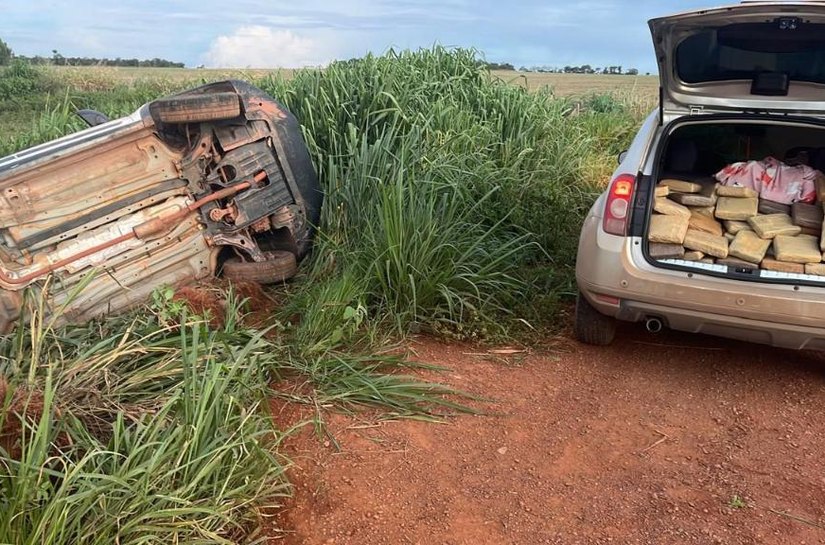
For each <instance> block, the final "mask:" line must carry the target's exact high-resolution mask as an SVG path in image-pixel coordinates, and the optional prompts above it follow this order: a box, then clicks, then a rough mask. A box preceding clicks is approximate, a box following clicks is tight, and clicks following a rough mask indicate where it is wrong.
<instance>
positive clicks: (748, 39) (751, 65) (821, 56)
mask: <svg viewBox="0 0 825 545" xmlns="http://www.w3.org/2000/svg"><path fill="white" fill-rule="evenodd" d="M676 71H677V74H678V76H679V79H681V80H682V81H684V82H685V83H701V82H704V81H722V80H731V79H753V77H754V76H755V75H756V74H758V73H761V72H778V73H784V74H787V75H788V78H789V79H790V80H797V81H810V82H815V83H825V25H823V24H813V23H805V22H803V21H800V20H798V19H796V18H788V19H784V18H783V19H776V20H774V21H769V22H764V23H744V24H735V25H727V26H724V27H720V28H715V29H708V30H704V31H701V32H699V33H697V34H692V35H691V36H689V37H688V38H685V39H684V40H683V41H682V42H681V43H680V44H679V45H678V47H677V48H676Z"/></svg>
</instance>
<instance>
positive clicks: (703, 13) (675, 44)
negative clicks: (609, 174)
mask: <svg viewBox="0 0 825 545" xmlns="http://www.w3.org/2000/svg"><path fill="white" fill-rule="evenodd" d="M649 24H650V30H651V33H652V36H653V44H654V47H655V51H656V58H657V61H658V65H659V74H660V80H661V92H660V103H659V107H658V108H657V109H656V110H655V111H653V112H652V113H651V114H650V115H649V116H648V117H647V119H646V120H645V121H644V124H643V125H642V127H641V129H640V130H639V132H638V134H637V135H636V137H635V139H634V140H633V143H632V145H631V146H630V149H629V150H627V152H626V153H624V154H623V155H622V156H621V157H620V164H619V167H618V168H617V169H616V171H615V173H614V175H613V178H612V181H611V183H610V184H609V187H608V189H607V191H606V192H605V193H604V194H602V195H601V196H600V197H599V198H598V200H597V201H596V203H595V204H594V205H593V207H592V209H591V210H590V212H589V214H588V215H587V218H586V220H585V222H584V226H583V228H582V232H581V238H580V242H579V251H578V259H577V267H576V279H577V283H578V286H579V291H580V294H579V297H578V301H577V306H576V319H575V327H574V331H575V336H576V337H577V338H578V339H579V340H581V341H583V342H586V343H592V344H607V343H609V342H611V341H612V339H613V336H614V332H615V322H616V320H617V319H618V320H626V321H631V322H639V321H643V322H645V323H646V324H647V327H648V329H649V330H653V331H656V330H658V329H660V328H661V327H663V326H667V327H670V328H673V329H677V330H682V331H690V332H701V333H708V334H712V335H719V336H723V337H730V338H736V339H744V340H748V341H754V342H760V343H766V344H771V345H776V346H783V347H789V348H797V349H801V348H812V349H825V276H823V275H825V264H823V263H822V253H821V251H822V249H823V247H822V246H821V244H822V239H821V232H822V219H823V213H822V205H823V203H822V200H823V197H825V181H823V180H825V178H823V176H822V171H823V170H825V38H823V37H825V3H819V2H797V3H786V2H758V3H754V2H748V3H743V4H740V5H734V6H729V7H723V8H716V9H707V10H700V11H694V12H689V13H682V14H678V15H673V16H669V17H662V18H658V19H653V20H651V21H650V22H649ZM766 157H768V158H775V159H772V160H775V164H777V165H781V166H780V167H779V168H782V169H787V171H783V172H787V176H785V179H786V180H791V179H793V180H795V182H794V183H796V182H799V183H811V184H813V185H812V186H811V187H814V188H815V191H814V193H810V192H808V195H809V196H810V195H815V200H813V202H810V201H811V199H810V198H808V197H805V198H800V199H794V198H791V197H789V199H788V201H787V202H777V201H776V200H772V199H768V198H765V197H766V195H768V193H767V192H766V190H765V186H764V184H771V183H774V182H776V183H779V181H778V180H779V178H778V176H777V177H776V179H774V178H773V176H774V174H773V173H772V172H773V171H769V170H768V171H766V172H768V173H767V174H766V173H763V174H762V177H761V178H760V177H759V176H757V177H756V178H757V179H755V180H751V182H752V184H751V185H749V181H748V179H747V177H744V176H743V177H742V182H741V183H739V182H737V183H734V184H731V183H728V185H727V186H726V187H725V189H724V190H723V189H721V188H722V187H723V185H725V184H721V185H720V184H719V181H720V177H719V175H718V173H719V172H721V171H722V170H723V169H725V168H726V167H727V166H728V165H733V164H738V165H746V166H747V168H750V167H751V166H753V168H757V167H759V165H761V164H763V163H760V161H765V158H766ZM732 168H733V169H734V170H736V168H738V167H732ZM747 168H746V169H744V171H745V172H747ZM788 183H790V182H788ZM760 184H763V185H762V186H761V187H760ZM760 189H761V190H762V191H761V192H760ZM775 189H776V188H775V187H774V188H772V191H773V190H775ZM773 194H776V191H773V193H771V195H773ZM732 199H733V200H732ZM736 199H739V200H736ZM791 201H793V202H791ZM805 201H807V202H805ZM771 222H773V223H774V224H776V225H778V226H780V227H779V228H778V229H779V230H776V229H773V228H766V227H765V225H766V224H770V225H773V224H771ZM769 227H770V226H769ZM772 229H773V230H772ZM740 231H743V232H746V231H747V232H749V233H746V234H740ZM651 239H653V240H651Z"/></svg>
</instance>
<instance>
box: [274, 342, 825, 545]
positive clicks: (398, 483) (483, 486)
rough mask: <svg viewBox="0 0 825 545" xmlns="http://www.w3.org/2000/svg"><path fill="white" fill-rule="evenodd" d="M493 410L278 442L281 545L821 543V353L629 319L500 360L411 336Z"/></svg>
mask: <svg viewBox="0 0 825 545" xmlns="http://www.w3.org/2000/svg"><path fill="white" fill-rule="evenodd" d="M412 347H413V348H414V349H415V351H416V352H417V353H418V355H419V358H420V359H421V360H422V361H427V362H433V363H439V364H443V365H447V366H449V367H450V368H451V371H450V372H448V373H446V374H445V375H443V376H442V377H441V380H443V381H445V382H448V383H449V384H451V385H453V386H455V387H457V388H461V389H464V390H468V391H471V392H475V393H478V394H483V395H485V396H488V397H491V398H493V399H494V400H495V402H494V403H492V404H489V405H487V406H486V408H487V409H488V410H491V411H496V412H498V413H499V414H498V415H494V416H459V417H456V418H454V419H451V420H449V421H448V422H447V423H445V424H429V423H424V422H415V421H399V422H384V423H380V424H374V423H369V422H363V421H359V420H357V419H354V418H350V417H344V416H336V415H332V416H331V417H330V426H331V431H332V432H333V433H334V434H335V437H336V438H337V440H338V441H339V442H340V444H341V447H342V449H343V450H342V452H340V453H338V452H335V450H334V449H333V448H332V447H331V446H327V447H325V446H323V445H322V444H320V443H319V442H318V441H317V440H316V439H314V438H312V437H310V434H306V435H305V436H302V437H299V438H297V439H296V440H295V441H293V443H292V444H291V446H290V447H289V448H290V451H289V452H288V454H289V455H290V456H291V457H293V459H294V461H295V462H296V464H297V465H296V467H295V468H293V470H292V472H291V477H292V479H293V480H294V482H295V483H296V484H297V489H296V495H295V498H294V500H292V501H291V502H290V504H289V506H288V507H287V509H286V510H285V511H284V513H283V515H282V516H281V518H280V519H279V520H278V521H277V524H278V525H279V526H280V527H281V528H284V529H285V530H287V531H288V533H287V534H285V535H284V536H282V537H281V538H280V540H277V541H275V540H273V543H284V542H285V543H287V544H295V545H297V544H307V545H313V544H322V543H336V544H359V545H360V544H364V545H367V544H393V545H394V544H407V543H415V544H422V545H430V544H433V545H435V544H439V545H440V544H451V545H453V544H454V545H458V544H510V543H513V544H535V543H564V544H576V543H582V544H585V543H588V544H589V543H650V544H663V543H702V544H705V543H735V544H740V543H789V544H794V545H800V544H811V543H822V542H825V387H823V386H825V356H823V355H821V354H812V353H795V352H789V351H784V350H778V349H772V348H767V347H762V346H757V345H747V344H742V343H736V342H732V341H726V340H723V339H716V338H711V337H701V336H692V335H683V334H679V333H674V332H665V333H662V334H660V335H658V336H651V335H648V334H647V333H645V332H644V331H643V330H642V328H640V327H635V326H627V327H624V328H622V329H621V330H620V333H619V336H618V341H617V342H616V343H615V344H614V345H613V346H611V347H609V348H595V347H588V346H583V345H579V344H577V343H575V342H573V341H570V342H569V343H564V346H563V348H562V349H561V350H560V351H551V350H546V351H534V352H532V353H531V354H529V355H528V356H526V357H524V358H523V359H521V360H519V359H518V358H510V361H509V362H508V363H505V362H501V361H489V359H485V358H484V357H480V356H476V355H469V354H468V353H478V351H479V349H478V348H473V347H469V346H461V345H446V344H441V343H437V342H435V341H431V340H426V339H424V340H421V341H419V342H416V343H413V345H412Z"/></svg>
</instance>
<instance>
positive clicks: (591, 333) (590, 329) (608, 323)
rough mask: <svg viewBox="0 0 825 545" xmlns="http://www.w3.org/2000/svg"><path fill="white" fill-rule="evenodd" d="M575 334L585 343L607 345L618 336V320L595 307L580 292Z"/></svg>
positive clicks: (574, 325) (574, 326) (577, 302)
mask: <svg viewBox="0 0 825 545" xmlns="http://www.w3.org/2000/svg"><path fill="white" fill-rule="evenodd" d="M573 336H574V337H575V338H576V340H578V341H581V342H583V343H585V344H593V345H597V346H607V345H608V344H610V343H612V342H613V339H614V338H615V337H616V320H615V319H613V318H611V317H609V316H605V315H604V314H602V313H601V312H599V311H598V310H596V309H595V308H593V305H591V304H590V303H589V302H588V301H587V299H585V298H584V296H583V295H582V294H581V293H579V294H578V296H577V297H576V318H575V321H574V324H573Z"/></svg>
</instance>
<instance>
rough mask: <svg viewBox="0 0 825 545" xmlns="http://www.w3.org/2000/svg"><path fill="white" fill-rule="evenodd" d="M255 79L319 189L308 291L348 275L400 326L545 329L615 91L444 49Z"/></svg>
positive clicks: (626, 135) (615, 131)
mask: <svg viewBox="0 0 825 545" xmlns="http://www.w3.org/2000/svg"><path fill="white" fill-rule="evenodd" d="M260 84H261V85H262V86H263V88H264V89H265V90H267V91H269V92H270V93H271V94H272V95H273V96H275V97H278V98H279V99H280V100H282V101H283V102H284V103H285V104H286V106H287V107H288V108H289V109H290V110H291V111H292V112H294V113H295V114H296V116H297V117H298V118H299V120H300V121H301V123H302V124H303V125H304V130H305V137H306V139H307V141H308V143H309V146H310V150H311V152H312V155H313V158H314V160H315V164H316V165H317V167H318V171H319V174H320V177H321V180H322V183H323V186H324V190H325V192H326V199H327V200H326V205H325V206H326V207H325V210H324V213H323V217H322V221H321V226H320V227H321V238H320V240H319V242H318V244H317V245H316V252H315V256H314V262H313V264H314V267H313V268H312V269H311V273H310V275H309V278H310V281H309V282H307V283H306V290H309V291H310V292H311V293H312V294H313V295H310V296H309V297H307V299H309V300H317V299H318V296H320V295H321V294H324V293H326V294H328V292H329V290H330V283H333V284H334V283H336V282H338V280H337V279H338V278H340V277H341V276H345V277H351V278H358V281H359V285H360V288H359V289H360V290H361V292H360V293H359V294H357V295H355V294H347V296H346V298H349V299H357V300H358V301H359V302H360V303H361V304H363V305H365V306H366V308H368V309H369V315H370V317H371V318H372V319H373V320H374V321H377V322H379V323H382V324H389V325H391V326H392V328H393V329H394V330H395V331H396V332H399V333H405V332H407V331H409V330H410V329H411V328H412V329H413V330H418V329H419V328H420V327H421V326H425V327H430V328H432V329H436V330H440V331H448V332H450V333H457V334H459V335H461V336H475V335H482V336H490V335H497V334H506V332H507V331H508V330H509V326H511V325H512V324H516V323H521V322H520V321H519V320H518V319H519V318H526V319H528V320H529V321H531V322H538V323H542V324H549V325H552V323H553V315H554V313H555V312H554V311H555V310H556V308H555V303H556V302H557V301H558V298H559V297H560V295H561V294H562V293H564V292H569V291H571V281H572V267H573V263H574V260H575V248H576V241H577V234H578V229H579V227H580V224H581V219H582V218H583V215H584V213H585V211H586V210H587V208H588V207H589V206H590V203H591V202H592V200H593V198H594V196H595V192H596V191H598V190H599V189H600V188H601V187H602V185H603V183H604V179H603V178H604V177H606V176H607V175H608V174H609V172H610V170H612V166H613V165H615V153H617V152H616V151H615V150H617V149H619V150H621V149H623V146H626V145H627V142H629V140H630V138H631V137H632V128H633V127H634V126H635V124H636V123H637V121H638V120H637V119H636V116H635V115H634V114H633V113H632V112H630V111H629V110H628V108H627V106H626V105H625V104H624V103H623V102H620V101H619V100H617V99H613V98H612V97H605V98H602V99H601V102H599V99H598V98H597V97H593V98H591V99H589V101H576V100H572V99H562V98H558V97H555V96H554V95H553V94H552V91H551V90H542V91H539V92H535V93H529V92H527V91H526V90H524V89H523V88H520V87H517V86H511V85H508V84H506V83H503V82H501V81H499V80H496V79H494V78H491V77H490V75H489V73H487V72H486V71H485V70H484V69H483V68H482V67H480V65H479V63H478V59H477V57H476V54H475V52H473V51H468V50H447V49H444V48H440V47H436V48H433V49H428V50H421V51H416V52H410V51H403V52H397V53H396V52H390V53H388V54H386V55H383V56H371V55H368V56H367V57H364V58H362V59H356V60H352V61H348V62H342V63H335V64H333V65H331V66H330V67H328V68H327V69H325V70H323V71H301V72H298V73H296V74H295V75H294V77H293V78H292V79H290V80H284V79H280V78H277V77H272V78H268V79H265V80H264V81H262V82H260ZM604 104H609V105H610V107H609V108H607V107H605V106H604ZM593 165H598V168H593ZM316 315H317V313H310V314H309V316H308V318H309V319H310V320H311V319H314V316H316ZM305 318H306V316H305ZM319 319H320V317H319ZM304 327H306V326H304Z"/></svg>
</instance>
